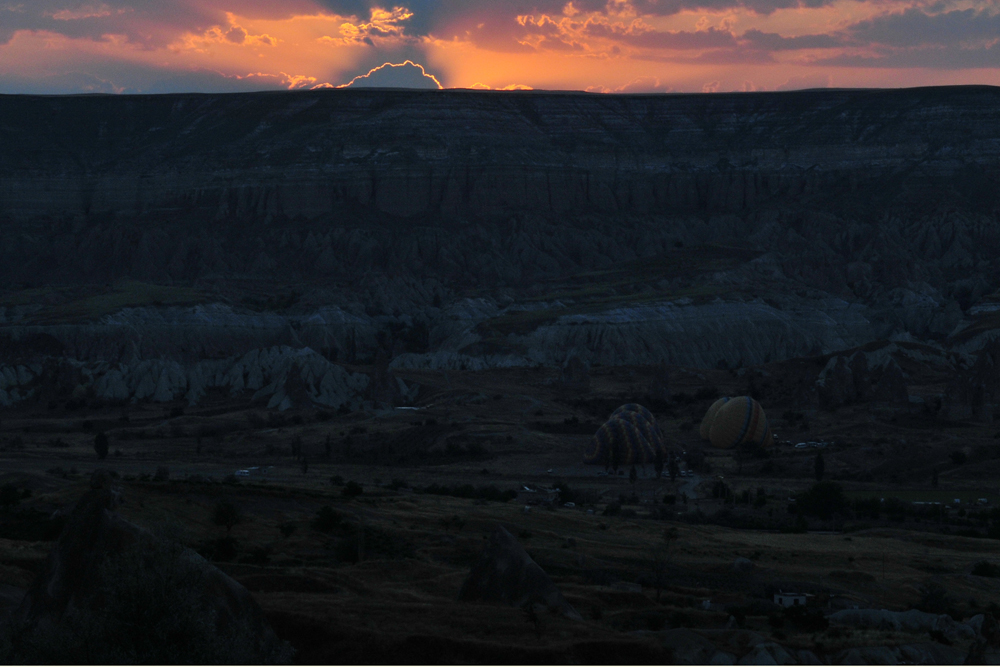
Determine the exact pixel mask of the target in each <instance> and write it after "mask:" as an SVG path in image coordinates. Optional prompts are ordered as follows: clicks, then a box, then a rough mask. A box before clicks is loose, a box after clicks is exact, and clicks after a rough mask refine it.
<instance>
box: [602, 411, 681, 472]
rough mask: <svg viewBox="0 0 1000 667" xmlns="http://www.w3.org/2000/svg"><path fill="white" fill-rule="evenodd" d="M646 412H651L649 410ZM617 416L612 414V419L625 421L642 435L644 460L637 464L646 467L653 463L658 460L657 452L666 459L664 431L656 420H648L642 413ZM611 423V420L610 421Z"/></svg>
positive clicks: (625, 412) (627, 413)
mask: <svg viewBox="0 0 1000 667" xmlns="http://www.w3.org/2000/svg"><path fill="white" fill-rule="evenodd" d="M646 412H649V411H648V410H647V411H646ZM615 413H616V414H612V416H611V419H623V420H625V421H627V422H629V423H631V424H632V425H633V426H635V428H636V429H638V431H639V433H641V434H642V437H643V440H644V443H645V446H644V448H643V452H644V453H643V458H642V460H640V461H637V463H640V464H642V465H645V464H647V463H653V462H654V461H655V460H656V452H657V450H659V452H660V454H661V456H663V457H664V458H666V455H667V449H666V445H665V443H664V437H663V431H662V430H660V426H659V424H657V423H656V420H655V419H653V420H649V419H646V418H645V417H644V416H643V414H642V413H641V412H629V411H623V412H618V411H617V410H616V411H615ZM609 421H610V420H609Z"/></svg>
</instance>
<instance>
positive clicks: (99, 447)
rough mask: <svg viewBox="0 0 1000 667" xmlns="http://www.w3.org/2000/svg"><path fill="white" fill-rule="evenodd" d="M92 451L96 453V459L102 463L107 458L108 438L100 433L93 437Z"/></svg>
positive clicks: (102, 432)
mask: <svg viewBox="0 0 1000 667" xmlns="http://www.w3.org/2000/svg"><path fill="white" fill-rule="evenodd" d="M94 451H95V452H97V458H99V459H101V460H102V461H103V460H104V459H105V458H107V456H108V436H107V435H106V434H105V433H104V431H101V432H100V433H98V434H97V435H95V436H94Z"/></svg>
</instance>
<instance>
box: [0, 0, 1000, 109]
mask: <svg viewBox="0 0 1000 667" xmlns="http://www.w3.org/2000/svg"><path fill="white" fill-rule="evenodd" d="M457 4H458V3H445V2H441V1H435V0H410V1H407V0H399V2H398V3H395V4H393V3H389V4H386V3H378V2H363V1H362V0H282V1H280V2H279V1H278V0H206V1H205V2H198V3H196V2H192V1H191V0H103V1H96V0H37V1H36V2H30V3H29V2H26V1H25V0H0V93H60V94H64V93H95V92H96V93H166V92H231V91H253V90H281V89H285V90H300V89H311V88H335V87H344V86H348V85H351V86H361V85H368V86H385V87H406V88H429V89H430V88H433V89H436V88H473V89H494V90H516V89H531V88H534V89H551V90H582V91H590V92H606V93H610V92H725V91H755V90H758V91H763V90H793V89H802V88H819V87H839V88H854V87H878V88H882V87H908V86H922V85H953V84H987V85H1000V46H998V43H1000V0H934V1H930V0H885V1H874V0H868V1H864V0H861V1H859V0H804V1H803V0H573V1H572V2H563V1H562V0H559V1H555V0H534V1H532V2H529V1H521V0H514V1H511V2H487V1H486V0H469V1H468V2H462V3H461V4H460V5H458V6H455V5H457Z"/></svg>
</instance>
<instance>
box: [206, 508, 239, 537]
mask: <svg viewBox="0 0 1000 667" xmlns="http://www.w3.org/2000/svg"><path fill="white" fill-rule="evenodd" d="M242 520H243V517H242V515H241V513H240V510H239V508H238V507H236V505H234V504H232V503H231V502H229V501H227V500H221V501H219V502H218V503H217V504H216V505H215V509H214V510H213V512H212V523H214V524H215V525H216V526H220V527H225V529H226V533H227V534H228V533H229V531H231V530H232V529H233V526H235V525H236V524H238V523H239V522H240V521H242Z"/></svg>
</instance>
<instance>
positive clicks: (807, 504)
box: [796, 482, 847, 521]
mask: <svg viewBox="0 0 1000 667" xmlns="http://www.w3.org/2000/svg"><path fill="white" fill-rule="evenodd" d="M796 505H797V506H798V509H799V511H800V512H802V513H803V514H808V515H810V516H816V517H819V518H820V519H823V520H824V521H825V520H827V519H830V518H831V517H832V516H833V515H834V514H836V513H842V512H844V511H845V510H846V509H847V499H846V498H845V497H844V490H843V489H842V488H841V486H840V484H837V483H836V482H817V483H816V484H813V485H812V488H810V489H809V490H808V491H806V492H804V493H800V494H799V495H798V498H797V501H796Z"/></svg>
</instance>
